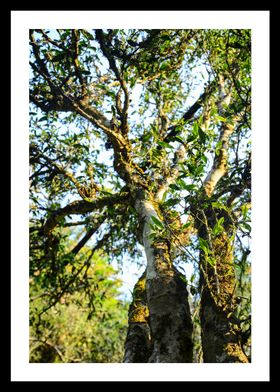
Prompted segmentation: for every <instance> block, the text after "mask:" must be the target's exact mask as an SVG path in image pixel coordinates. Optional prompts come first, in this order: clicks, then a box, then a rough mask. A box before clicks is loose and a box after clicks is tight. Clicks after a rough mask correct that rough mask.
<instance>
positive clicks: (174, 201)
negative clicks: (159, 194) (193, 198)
mask: <svg viewBox="0 0 280 392" xmlns="http://www.w3.org/2000/svg"><path fill="white" fill-rule="evenodd" d="M180 201H181V199H178V198H176V199H168V200H167V201H166V202H165V203H164V205H165V206H166V207H172V206H175V205H176V204H178V203H179V202H180Z"/></svg>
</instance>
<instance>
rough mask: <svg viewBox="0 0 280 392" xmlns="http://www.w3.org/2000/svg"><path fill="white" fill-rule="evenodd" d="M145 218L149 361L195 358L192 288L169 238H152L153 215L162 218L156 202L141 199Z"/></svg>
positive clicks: (144, 240)
mask: <svg viewBox="0 0 280 392" xmlns="http://www.w3.org/2000/svg"><path fill="white" fill-rule="evenodd" d="M135 206H136V210H137V211H138V213H139V216H140V221H141V222H143V232H142V240H143V244H144V248H145V252H146V258H147V272H146V293H147V304H148V309H149V326H150V332H151V354H150V357H149V358H148V361H147V362H157V363H162V362H173V363H180V362H192V348H193V344H192V321H191V313H190V308H189V303H188V292H187V289H186V285H185V282H184V280H183V279H182V275H181V274H180V273H179V272H178V271H177V270H176V268H175V267H174V266H173V264H172V259H171V256H170V246H169V242H168V240H167V239H165V238H159V237H158V238H154V239H152V238H151V222H152V219H151V217H152V216H154V217H156V218H157V219H160V217H159V215H158V212H157V207H156V204H155V203H154V202H152V201H150V200H143V199H142V200H137V202H136V203H135Z"/></svg>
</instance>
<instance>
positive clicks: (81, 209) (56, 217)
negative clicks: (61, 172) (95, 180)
mask: <svg viewBox="0 0 280 392" xmlns="http://www.w3.org/2000/svg"><path fill="white" fill-rule="evenodd" d="M128 203H129V198H128V194H127V193H122V194H118V193H117V194H115V195H111V196H104V197H99V198H98V199H95V200H93V201H92V202H89V201H86V200H76V201H73V202H72V203H70V204H68V205H67V206H65V207H62V208H59V209H58V210H56V211H55V212H54V213H53V214H52V215H51V216H50V217H49V218H48V219H47V221H46V223H45V225H44V228H43V233H44V234H49V233H50V232H51V231H52V230H53V229H54V228H55V227H56V226H57V225H58V224H59V222H60V221H61V220H62V219H63V218H64V217H65V216H67V215H80V214H86V213H87V212H92V211H94V210H99V209H101V208H103V207H106V206H113V205H115V204H128Z"/></svg>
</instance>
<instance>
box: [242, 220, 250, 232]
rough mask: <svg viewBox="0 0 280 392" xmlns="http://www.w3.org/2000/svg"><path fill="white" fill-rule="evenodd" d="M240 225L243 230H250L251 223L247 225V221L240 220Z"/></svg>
mask: <svg viewBox="0 0 280 392" xmlns="http://www.w3.org/2000/svg"><path fill="white" fill-rule="evenodd" d="M240 224H241V227H243V228H244V229H245V230H247V231H249V232H251V225H249V223H247V222H241V223H240Z"/></svg>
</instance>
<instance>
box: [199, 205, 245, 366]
mask: <svg viewBox="0 0 280 392" xmlns="http://www.w3.org/2000/svg"><path fill="white" fill-rule="evenodd" d="M206 212H207V211H206ZM207 215H208V219H207V221H208V223H207V225H209V226H207V227H205V225H201V226H200V230H199V235H200V237H202V238H204V239H205V240H207V239H208V241H209V229H210V227H211V226H212V222H214V217H213V216H211V213H210V212H209V211H208V214H207ZM212 215H213V214H212ZM225 228H226V230H225V231H223V232H222V233H221V234H219V235H217V236H215V237H214V238H212V240H211V254H212V256H213V258H214V260H215V264H214V265H212V264H210V263H209V261H207V257H206V256H205V254H203V252H202V253H201V256H200V269H201V307H200V318H201V329H202V348H203V359H204V362H214V363H233V362H238V363H246V362H248V358H247V356H246V355H245V354H244V352H243V350H242V346H241V342H240V328H239V325H238V323H237V319H236V318H235V317H234V312H235V310H236V307H237V305H238V301H237V298H236V296H235V288H236V287H235V286H236V280H235V272H234V266H233V250H232V239H231V238H230V234H232V232H231V229H230V225H229V224H227V223H226V224H225Z"/></svg>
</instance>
